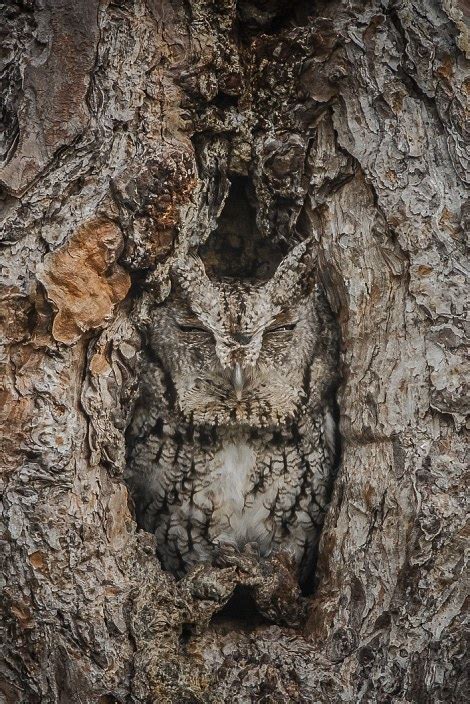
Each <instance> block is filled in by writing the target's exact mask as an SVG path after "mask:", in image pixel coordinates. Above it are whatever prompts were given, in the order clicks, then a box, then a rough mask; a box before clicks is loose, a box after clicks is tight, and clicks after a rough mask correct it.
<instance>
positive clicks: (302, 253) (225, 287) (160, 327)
mask: <svg viewBox="0 0 470 704" xmlns="http://www.w3.org/2000/svg"><path fill="white" fill-rule="evenodd" d="M313 265H314V259H313V256H312V255H311V253H310V252H309V247H308V243H306V242H303V243H301V244H300V245H298V246H297V247H295V248H294V249H293V250H292V251H291V252H290V253H289V254H288V255H287V256H286V257H285V258H284V259H283V260H282V261H281V263H280V265H279V266H278V268H277V270H276V272H275V273H274V275H273V277H272V278H271V279H269V280H268V281H263V282H262V281H256V282H253V281H235V280H233V279H223V280H213V279H211V278H209V277H208V275H207V273H206V271H205V268H204V264H203V262H202V261H201V259H199V258H198V257H187V258H185V259H184V260H182V261H179V262H177V263H176V264H175V265H174V267H173V274H172V280H173V284H172V292H171V294H170V296H169V297H168V299H167V300H166V301H165V302H164V303H163V304H161V305H160V306H158V307H156V308H155V310H154V314H153V316H152V323H151V328H150V345H151V347H152V349H153V351H154V352H155V353H156V354H157V356H158V358H159V359H160V360H161V363H162V364H163V366H164V368H165V371H166V375H167V379H168V382H169V383H170V384H171V385H172V386H173V394H172V396H173V397H174V403H175V406H176V408H175V410H176V411H177V412H178V413H179V414H181V415H182V416H183V418H184V419H185V420H186V421H187V422H190V423H192V424H194V425H195V426H207V425H209V426H250V427H257V428H277V427H279V426H283V425H285V424H287V423H289V422H290V421H292V420H294V419H295V418H296V416H297V415H298V414H299V413H300V412H301V409H302V407H303V405H304V403H305V401H306V399H307V397H308V394H309V388H308V387H309V383H310V379H309V365H310V363H311V360H312V356H313V355H314V351H315V347H316V344H317V340H318V336H319V326H318V321H317V312H316V306H315V303H314V301H315V296H316V292H315V287H314V281H313Z"/></svg>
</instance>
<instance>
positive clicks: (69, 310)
mask: <svg viewBox="0 0 470 704" xmlns="http://www.w3.org/2000/svg"><path fill="white" fill-rule="evenodd" d="M122 244H123V239H122V234H121V231H120V229H119V228H118V227H117V226H116V225H115V224H114V223H112V222H109V221H107V220H98V219H97V220H92V221H90V222H88V223H86V224H85V225H82V227H80V228H79V229H78V230H77V231H76V232H75V233H74V234H73V235H72V237H71V238H70V240H69V241H68V242H67V244H66V245H64V246H63V247H61V248H60V249H58V250H57V251H55V252H52V253H51V254H49V255H47V256H46V258H45V260H44V265H43V267H42V269H41V271H40V272H39V273H38V278H39V280H40V281H41V283H42V284H43V285H44V286H45V288H46V291H47V297H48V299H49V300H50V301H52V302H53V303H54V305H55V307H56V308H57V315H56V316H55V319H54V322H53V325H52V334H53V336H54V338H55V339H56V340H58V341H59V342H64V343H65V344H67V345H71V344H73V343H74V342H76V341H77V340H78V339H79V338H80V337H81V335H82V334H83V333H84V332H86V331H87V330H91V329H95V328H100V327H101V326H102V325H104V324H105V323H106V322H108V321H109V320H110V319H111V317H112V315H113V311H114V307H115V305H116V304H117V303H119V302H120V301H122V300H123V299H124V298H125V296H126V294H127V292H128V291H129V287H130V278H129V275H128V274H127V272H125V271H124V270H123V269H122V268H121V267H119V266H118V265H117V264H116V259H117V257H118V256H119V253H120V251H121V249H122Z"/></svg>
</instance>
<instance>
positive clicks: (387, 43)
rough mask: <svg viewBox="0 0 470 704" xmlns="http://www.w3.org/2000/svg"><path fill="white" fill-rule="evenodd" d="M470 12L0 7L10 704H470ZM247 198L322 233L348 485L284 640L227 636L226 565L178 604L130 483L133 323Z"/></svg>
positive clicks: (238, 628) (271, 634)
mask: <svg viewBox="0 0 470 704" xmlns="http://www.w3.org/2000/svg"><path fill="white" fill-rule="evenodd" d="M468 14H469V13H468V6H467V5H466V3H465V1H464V0H429V1H428V2H426V3H425V4H424V5H423V3H419V2H417V0H396V1H392V0H369V1H367V2H362V1H360V0H330V1H327V0H323V1H322V0H318V1H317V2H312V3H308V2H303V0H292V1H291V2H287V1H285V0H275V2H271V3H264V2H261V1H260V0H239V1H238V3H235V1H234V0H221V1H219V2H215V1H213V0H194V1H193V0H181V2H180V1H179V0H176V1H171V0H115V1H114V2H111V1H109V0H104V1H101V2H99V1H98V0H81V2H76V1H75V0H62V1H61V2H58V1H57V0H16V1H14V0H10V2H7V3H6V4H5V5H4V6H3V9H2V21H3V23H4V30H3V32H2V57H1V65H2V88H3V98H2V100H3V114H2V119H3V122H2V126H3V127H2V133H1V138H0V139H1V141H0V145H1V158H2V162H1V168H0V183H1V188H2V190H1V199H2V205H3V208H2V244H3V248H2V264H3V266H2V325H3V340H4V342H5V347H4V351H3V353H2V358H1V359H2V379H3V390H2V400H3V402H2V412H3V415H4V420H5V432H4V440H3V442H2V448H1V460H2V469H3V479H2V493H3V513H2V521H3V524H2V553H3V556H4V559H3V562H2V565H1V568H0V579H1V581H2V584H3V590H4V591H3V597H2V623H3V626H4V629H3V634H4V644H3V657H2V663H1V678H0V692H2V694H3V698H4V699H3V701H5V702H7V703H8V704H10V703H11V704H13V703H15V704H16V703H22V704H23V703H26V702H27V703H33V702H41V703H43V704H45V703H47V702H61V703H62V704H66V703H67V704H69V703H70V704H72V703H75V702H76V703H77V704H78V702H81V703H82V704H83V703H85V702H87V703H88V702H101V704H105V703H110V702H121V703H124V702H148V703H150V702H174V703H175V704H179V703H181V702H214V703H217V702H225V701H228V702H252V701H253V702H311V703H317V702H318V703H320V702H321V703H323V702H354V703H357V702H380V703H381V704H383V703H387V702H394V703H398V702H420V703H421V702H423V703H424V702H433V703H434V704H435V703H437V702H463V701H465V700H466V699H465V697H466V696H467V695H468V685H467V689H466V687H465V685H466V683H465V680H464V672H465V669H464V657H465V649H464V639H463V632H462V630H463V626H462V621H463V616H464V598H465V590H464V581H463V576H462V575H463V571H464V558H463V541H464V521H465V510H464V477H465V464H464V436H463V427H464V426H463V424H464V418H465V412H466V409H465V402H464V400H463V399H464V396H463V385H464V371H463V346H464V330H463V325H464V320H463V312H464V275H465V266H464V263H463V248H464V238H463V230H464V221H465V216H466V212H467V211H466V208H465V196H466V185H467V180H468V157H467V154H468V151H467V152H466V148H468V139H467V134H468V132H466V131H465V129H466V128H465V118H466V115H467V114H468V113H467V112H466V111H467V109H468V108H467V104H466V99H467V97H468V88H469V79H468V73H467V74H466V73H465V71H466V68H468V62H467V61H466V55H467V56H468V52H469V51H470V49H469V47H470V35H469V32H468V24H466V21H467V20H468ZM237 179H238V182H241V183H242V184H245V185H247V184H248V186H249V192H250V194H251V195H250V204H251V205H250V207H252V208H253V210H254V212H255V214H256V222H255V225H254V227H256V230H257V232H258V233H259V234H260V236H261V237H263V238H266V240H267V241H271V242H276V243H283V242H284V243H287V244H288V245H289V243H293V242H294V241H298V240H299V239H304V238H305V237H308V236H311V235H313V236H314V243H315V244H314V247H315V249H316V253H317V255H318V274H319V279H320V281H321V283H322V286H323V287H324V289H325V291H326V293H327V296H328V299H329V302H330V305H331V307H332V309H333V311H334V314H335V316H336V318H337V320H338V324H339V327H340V332H341V365H340V376H341V383H340V386H339V389H338V398H337V402H338V408H339V414H340V432H341V462H340V467H339V471H338V476H337V479H336V482H335V487H334V491H333V496H332V500H331V504H330V508H329V511H328V515H327V519H326V523H325V526H324V529H323V534H322V539H321V545H320V552H319V559H318V564H317V569H316V576H315V585H316V586H315V589H314V591H313V594H311V595H310V596H309V597H308V616H307V617H306V618H305V619H303V620H302V619H301V620H300V623H290V624H289V623H287V621H284V622H283V621H282V619H281V620H280V621H279V622H276V618H275V617H273V618H272V619H271V620H270V619H265V618H259V619H258V618H257V617H255V614H253V615H252V618H251V616H249V617H248V620H247V619H245V620H244V619H241V618H237V617H236V614H235V615H234V614H232V616H234V617H230V616H227V617H226V618H222V617H221V616H220V612H221V609H223V607H224V606H226V605H227V604H228V603H229V602H230V598H231V597H232V595H233V593H234V591H235V588H236V587H237V585H240V584H243V583H244V582H243V580H244V579H247V576H246V575H245V576H243V574H242V572H243V570H241V571H240V569H238V568H237V569H235V568H234V569H230V568H216V567H213V568H210V567H207V566H201V568H200V569H198V570H196V572H195V573H194V574H193V575H190V576H188V577H187V578H184V579H183V580H180V581H175V579H174V578H173V577H172V575H170V574H168V573H166V572H164V571H163V570H162V569H161V567H160V565H159V563H158V560H157V558H156V556H155V543H154V538H153V536H152V535H150V534H148V533H145V532H144V531H140V530H138V529H137V526H136V522H135V519H134V515H133V508H132V505H131V504H130V503H129V502H128V492H127V488H126V486H125V484H124V481H123V472H124V468H125V461H126V460H125V458H126V427H127V425H128V422H129V417H130V414H131V413H132V408H133V405H134V404H135V402H136V399H137V398H138V395H139V359H140V357H139V351H140V348H141V344H142V343H141V336H140V327H141V324H142V319H143V317H144V316H145V304H146V301H148V300H149V298H152V297H153V298H156V299H160V298H163V297H164V296H165V295H166V292H167V290H168V261H169V258H170V257H172V256H176V255H177V254H178V253H181V252H184V251H186V250H187V249H188V248H194V247H196V246H197V245H198V244H200V243H203V242H204V241H205V240H206V239H207V237H208V236H209V234H210V233H211V232H212V231H214V230H215V229H216V228H217V226H218V222H219V218H220V214H221V211H222V208H223V205H224V202H225V201H226V199H227V195H228V193H229V190H230V188H232V187H233V184H234V183H235V182H236V181H237ZM242 211H243V209H242V208H241V209H240V218H243V217H244V214H243V212H242ZM220 256H224V253H223V252H222V254H221V255H220ZM225 256H227V255H226V254H225ZM250 579H252V582H253V580H255V582H256V580H257V579H258V577H257V576H256V575H255V576H253V575H251V576H250ZM260 579H261V578H260ZM253 583H254V582H253ZM256 584H261V582H259V583H258V582H256ZM263 584H264V583H263ZM268 587H269V585H268ZM268 587H267V592H266V594H265V596H264V598H265V600H267V602H270V600H273V599H275V598H278V597H279V593H278V592H276V591H275V589H274V587H273V586H272V585H271V591H270V590H269V588H268ZM260 588H261V587H260ZM278 588H279V584H278V586H277V587H276V589H278ZM281 589H282V585H281ZM294 591H295V590H294ZM283 598H284V599H285V601H286V606H285V608H286V609H289V608H290V607H289V604H288V603H287V602H289V599H290V592H289V593H287V592H286V593H285V594H283ZM292 598H294V597H292ZM295 598H297V597H295ZM217 614H219V616H217ZM286 623H287V625H286Z"/></svg>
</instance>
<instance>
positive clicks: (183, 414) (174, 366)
mask: <svg viewBox="0 0 470 704" xmlns="http://www.w3.org/2000/svg"><path fill="white" fill-rule="evenodd" d="M304 253H305V250H301V251H300V253H299V251H297V253H296V256H297V258H299V256H300V257H302V256H303V254H304ZM296 261H297V264H299V261H298V259H297V260H294V262H293V261H292V260H291V261H290V262H288V263H287V265H285V264H284V266H283V264H281V266H280V267H279V273H278V281H277V282H276V281H273V280H271V281H269V282H267V283H245V282H242V283H240V282H234V281H224V282H218V283H214V282H213V281H209V280H208V279H207V277H206V276H205V272H204V270H203V267H202V266H201V264H200V263H199V262H196V264H195V263H194V262H192V263H191V264H192V265H191V267H186V268H185V267H180V268H179V269H177V270H176V275H175V278H174V285H173V291H172V294H171V296H170V298H169V299H168V300H167V301H166V302H165V303H164V304H162V305H160V306H156V307H155V309H154V310H153V311H152V312H151V313H150V315H149V324H148V357H147V358H146V360H145V361H144V365H143V367H144V373H143V376H142V381H141V383H142V393H141V400H140V404H139V405H138V407H137V409H136V411H135V414H134V418H133V420H132V423H131V426H130V429H129V447H130V452H129V458H128V460H129V461H128V469H127V473H126V479H127V482H128V484H129V486H130V488H131V491H132V494H133V496H134V500H135V503H136V513H137V516H138V518H139V521H140V524H141V526H142V527H143V528H144V529H145V530H148V531H152V532H154V533H155V534H156V537H157V546H158V547H157V551H158V555H159V557H160V559H161V562H162V564H163V567H164V568H165V569H167V570H169V571H171V572H173V573H174V574H175V575H176V576H182V575H183V574H185V573H186V572H187V570H188V569H189V568H190V567H191V566H192V565H193V564H195V563H198V562H211V563H214V562H217V561H218V560H219V559H220V558H221V557H223V555H224V554H225V553H226V552H230V551H238V550H240V551H243V550H245V549H246V548H247V547H249V549H250V551H251V552H253V551H255V552H257V553H258V554H259V556H260V559H261V558H263V557H268V556H270V555H272V554H273V552H275V551H278V550H282V551H287V552H288V553H289V555H290V556H291V558H292V559H293V562H294V563H295V564H296V565H297V569H298V575H299V579H300V580H301V581H303V580H305V578H306V577H307V575H308V573H309V571H310V567H311V565H312V563H313V560H314V557H315V550H316V546H317V542H318V538H319V535H320V530H321V526H322V523H323V519H324V515H325V510H326V507H327V502H328V498H329V493H330V489H331V484H332V478H333V477H332V471H333V466H334V463H335V453H336V450H335V433H336V430H335V423H334V420H333V414H332V408H331V386H332V383H333V380H334V378H335V373H336V337H335V332H334V326H333V324H332V318H331V314H330V313H329V310H328V309H327V306H326V305H325V302H324V299H323V298H322V296H321V292H320V291H319V290H318V288H317V287H315V286H313V287H312V285H311V284H309V282H308V277H307V276H306V275H305V271H302V272H301V273H302V276H301V277H300V279H298V280H296V278H295V276H294V275H293V276H291V277H290V278H289V277H288V278H287V281H288V282H290V283H291V285H292V286H293V289H292V288H291V290H289V287H288V285H286V271H289V270H291V271H292V270H294V272H295V270H296V269H295V267H293V263H294V264H295V263H296ZM300 263H302V262H300ZM298 268H299V266H298V267H297V269H298ZM300 268H301V267H300ZM283 289H284V291H283Z"/></svg>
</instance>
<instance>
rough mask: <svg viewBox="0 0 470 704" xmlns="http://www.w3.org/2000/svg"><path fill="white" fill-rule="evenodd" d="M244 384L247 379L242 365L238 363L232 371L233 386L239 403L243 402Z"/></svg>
mask: <svg viewBox="0 0 470 704" xmlns="http://www.w3.org/2000/svg"><path fill="white" fill-rule="evenodd" d="M244 384H245V379H244V378H243V371H242V368H241V365H240V364H239V363H238V362H237V364H235V366H234V368H233V371H232V386H233V388H234V391H235V396H236V397H237V400H238V401H240V400H241V397H242V393H243V386H244Z"/></svg>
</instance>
